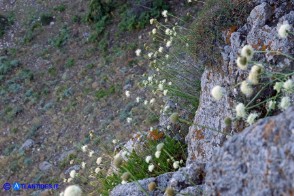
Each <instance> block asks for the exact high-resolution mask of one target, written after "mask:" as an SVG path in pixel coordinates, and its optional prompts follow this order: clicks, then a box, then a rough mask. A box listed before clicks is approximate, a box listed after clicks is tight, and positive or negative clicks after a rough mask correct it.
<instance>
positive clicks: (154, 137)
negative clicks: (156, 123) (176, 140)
mask: <svg viewBox="0 0 294 196" xmlns="http://www.w3.org/2000/svg"><path fill="white" fill-rule="evenodd" d="M163 137H164V133H163V132H159V131H158V130H152V131H150V132H149V134H148V136H147V138H148V139H151V140H160V139H161V138H163Z"/></svg>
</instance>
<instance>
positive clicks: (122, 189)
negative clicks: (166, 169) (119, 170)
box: [110, 172, 173, 196]
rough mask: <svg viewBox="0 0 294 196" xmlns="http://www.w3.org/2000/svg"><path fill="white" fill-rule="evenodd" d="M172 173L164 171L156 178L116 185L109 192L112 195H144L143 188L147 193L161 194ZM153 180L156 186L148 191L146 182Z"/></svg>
mask: <svg viewBox="0 0 294 196" xmlns="http://www.w3.org/2000/svg"><path fill="white" fill-rule="evenodd" d="M172 175H173V173H172V172H170V173H165V174H162V175H160V176H158V177H156V178H147V179H143V180H139V181H138V183H139V184H140V186H139V185H138V184H137V183H136V182H131V183H127V184H123V185H118V186H116V187H115V188H114V189H113V190H112V191H111V193H110V195H112V196H146V193H145V192H144V191H142V189H144V190H145V191H146V192H147V193H148V194H149V195H163V194H164V190H165V189H166V187H167V184H168V181H169V179H170V178H171V177H172ZM151 182H155V183H156V185H157V188H156V189H155V190H154V191H148V184H149V183H151Z"/></svg>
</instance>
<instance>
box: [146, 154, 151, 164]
mask: <svg viewBox="0 0 294 196" xmlns="http://www.w3.org/2000/svg"><path fill="white" fill-rule="evenodd" d="M151 160H152V156H151V155H149V156H147V157H146V158H145V161H146V163H149V162H150V161H151Z"/></svg>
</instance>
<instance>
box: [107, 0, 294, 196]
mask: <svg viewBox="0 0 294 196" xmlns="http://www.w3.org/2000/svg"><path fill="white" fill-rule="evenodd" d="M254 2H255V3H256V5H257V6H256V7H255V8H254V9H253V10H252V11H251V13H250V15H249V16H248V18H247V23H246V24H245V25H244V26H242V27H241V28H239V29H238V30H237V31H236V32H233V33H232V34H231V37H230V39H229V43H227V44H228V45H226V46H224V47H223V51H222V54H221V59H222V61H220V62H219V64H218V65H215V66H212V67H207V68H206V70H205V71H204V73H203V75H202V78H201V96H200V105H199V108H198V110H197V112H196V115H195V118H194V125H193V126H191V127H190V129H189V133H188V135H187V137H186V143H187V144H188V159H187V164H186V167H184V168H181V169H179V170H178V171H176V172H174V173H168V174H163V175H161V176H164V178H161V177H160V176H159V177H160V178H159V177H157V178H149V179H144V180H141V181H139V183H140V184H141V187H143V188H144V187H145V188H144V189H145V190H148V189H147V186H148V183H150V182H152V181H156V183H158V184H161V186H160V187H159V188H158V189H157V191H158V192H148V194H149V195H164V190H165V189H166V187H171V188H172V189H173V190H174V191H175V193H176V194H177V195H183V194H184V195H185V194H187V195H291V194H293V193H294V185H293V182H292V181H293V178H294V145H293V142H294V121H293V119H294V107H292V108H290V109H289V110H287V111H286V112H284V113H281V114H279V115H278V116H274V117H268V118H265V119H261V120H259V121H258V122H257V123H256V124H254V125H252V126H250V127H248V128H246V129H245V130H244V128H245V127H246V124H245V123H244V122H240V121H237V122H235V123H234V124H232V125H226V124H225V122H224V119H225V118H226V117H230V118H232V117H234V116H235V111H234V108H235V104H236V101H235V100H238V97H239V95H240V92H239V90H238V89H234V86H235V85H236V84H237V83H239V82H240V81H243V80H244V79H246V76H247V75H248V71H241V70H239V69H238V68H237V66H236V63H235V61H236V58H237V56H238V55H239V52H240V49H241V48H242V47H243V46H244V45H247V44H250V45H252V46H253V47H254V49H255V50H275V51H281V52H283V53H286V54H294V42H293V37H290V38H288V39H280V38H279V37H278V34H277V25H278V24H281V23H283V22H284V21H288V23H290V24H293V23H294V11H293V7H294V1H283V0H279V1H273V0H256V1H254ZM290 39H291V40H290ZM253 60H254V61H259V62H264V63H266V64H265V66H266V69H268V70H272V71H281V70H292V71H293V70H294V64H293V61H290V60H289V58H286V57H285V56H283V55H277V54H275V53H257V54H255V55H254V59H253ZM269 65H276V66H269ZM216 85H221V86H222V87H224V88H225V89H226V93H225V96H224V97H223V98H222V99H221V100H220V101H217V102H216V101H215V100H214V99H213V98H212V97H211V95H210V91H211V89H212V88H213V87H214V86H216ZM293 97H294V96H293V95H292V98H293ZM292 101H293V100H292ZM161 121H162V122H163V125H162V126H168V125H169V121H168V117H165V118H163V119H161ZM239 132H241V133H239ZM232 135H233V136H232ZM204 167H205V169H204ZM160 179H164V180H163V181H162V182H160ZM160 190H161V191H160ZM124 193H128V194H132V195H142V194H143V192H142V191H141V190H140V189H139V188H138V186H137V184H136V183H135V182H132V183H128V184H126V185H119V186H117V187H116V188H115V189H114V190H113V191H112V192H111V195H128V194H124Z"/></svg>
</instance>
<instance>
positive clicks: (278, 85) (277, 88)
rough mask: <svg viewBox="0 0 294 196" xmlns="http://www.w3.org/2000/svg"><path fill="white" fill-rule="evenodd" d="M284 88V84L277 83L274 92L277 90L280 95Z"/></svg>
mask: <svg viewBox="0 0 294 196" xmlns="http://www.w3.org/2000/svg"><path fill="white" fill-rule="evenodd" d="M283 86H284V82H276V83H275V86H274V90H276V91H277V92H278V93H279V92H280V91H281V89H282V87H283Z"/></svg>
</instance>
